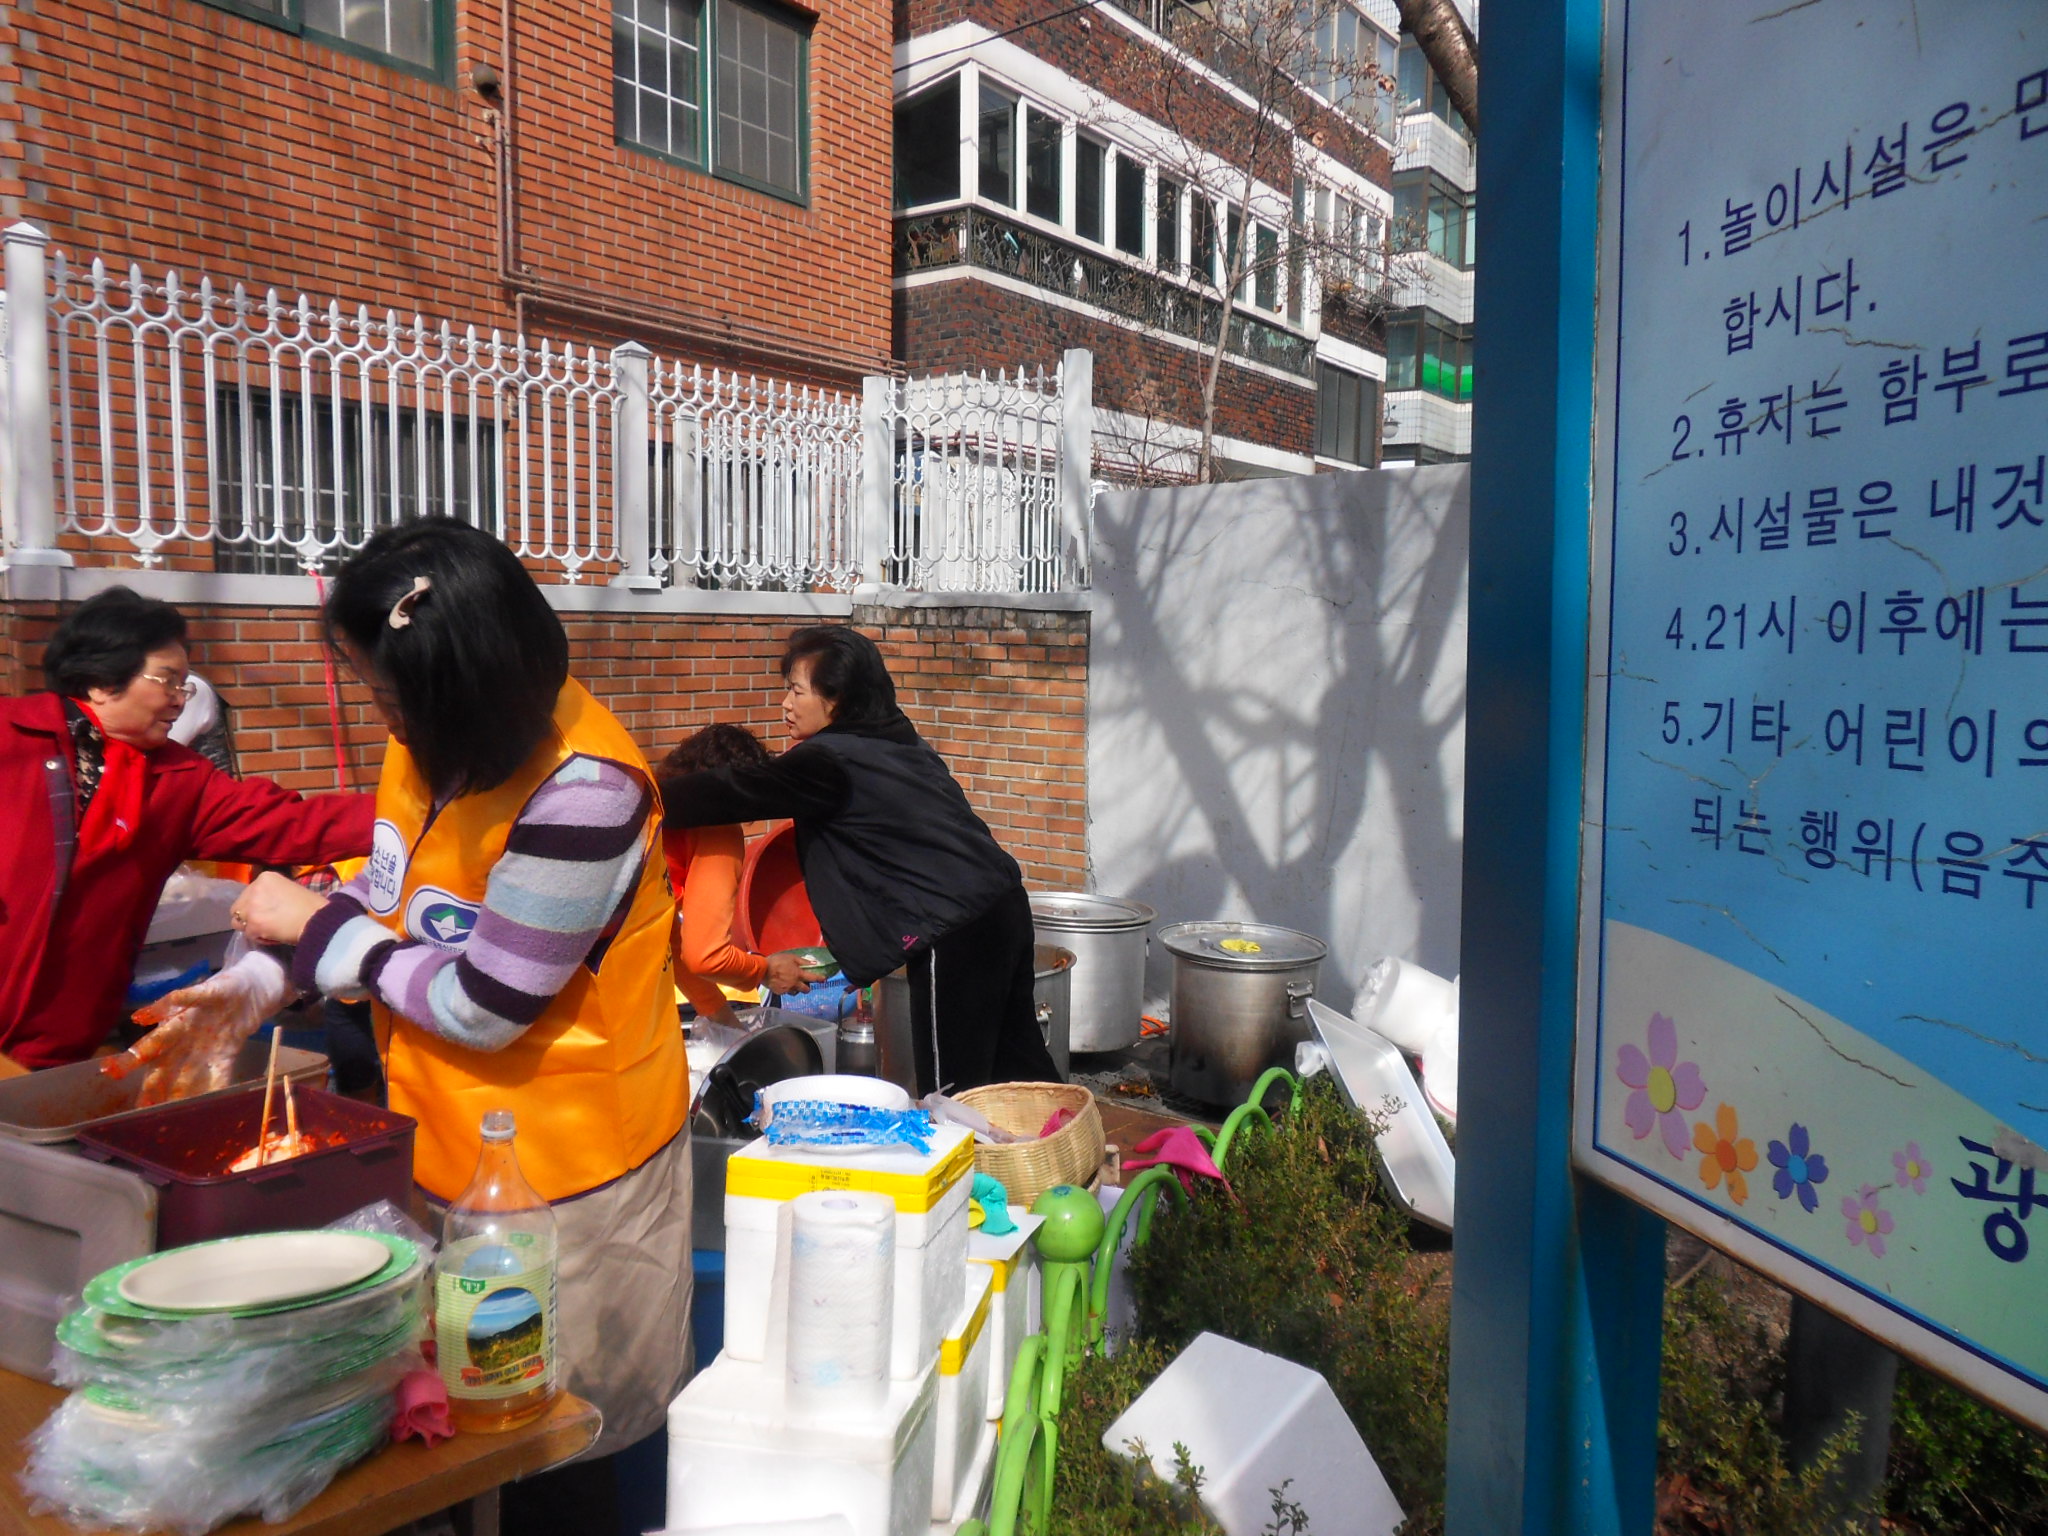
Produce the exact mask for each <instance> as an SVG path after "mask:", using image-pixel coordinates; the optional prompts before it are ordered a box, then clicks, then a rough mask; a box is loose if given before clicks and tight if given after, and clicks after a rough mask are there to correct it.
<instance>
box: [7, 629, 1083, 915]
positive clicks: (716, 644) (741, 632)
mask: <svg viewBox="0 0 2048 1536" xmlns="http://www.w3.org/2000/svg"><path fill="white" fill-rule="evenodd" d="M184 612H185V616H186V618H187V620H188V621H189V622H190V625H191V637H192V647H193V659H194V661H195V663H196V665H197V666H198V668H199V670H200V671H201V672H203V673H204V674H205V676H206V678H207V681H209V682H210V683H212V684H213V685H214V686H215V687H216V688H218V689H220V690H221V692H222V694H223V695H224V696H225V697H226V698H227V700H228V702H229V704H230V705H231V706H232V708H233V710H234V731H235V743H236V748H237V751H238V753H239V756H240V759H241V766H242V769H243V771H244V772H247V773H260V774H266V775H268V776H270V777H273V778H275V779H277V780H278V781H279V782H281V783H283V784H287V785H289V786H291V787H292V788H294V789H300V790H316V789H332V788H333V787H334V783H335V770H334V749H333V744H332V727H331V725H330V722H329V715H328V710H327V691H326V684H325V678H324V673H323V666H322V660H323V649H322V647H321V645H320V643H319V640H318V630H317V629H316V627H315V614H314V612H313V610H311V609H305V608H280V609H254V608H231V607H208V606H199V605H184ZM56 617H57V608H56V606H55V605H54V604H48V603H5V602H0V693H7V694H14V693H22V692H26V691H28V690H30V689H33V688H39V687H41V686H42V673H41V661H42V642H43V640H44V639H45V637H47V635H48V634H49V631H50V629H51V627H52V626H53V625H54V623H55V622H56ZM854 617H855V622H856V623H858V624H859V625H860V626H861V627H862V628H863V629H864V630H866V631H867V632H868V633H869V634H870V635H873V636H874V637H875V639H876V641H877V643H879V644H880V646H881V648H882V652H883V654H884V655H885V656H887V657H888V658H889V664H890V670H891V671H892V672H893V673H894V675H895V678H896V683H897V688H898V693H899V696H900V698H901V700H902V703H903V706H904V710H905V712H906V713H907V714H908V715H909V716H910V718H911V720H912V721H913V722H915V723H916V725H917V728H918V729H919V731H921V732H923V733H924V735H925V737H926V739H927V740H929V741H930V742H931V744H932V745H933V746H934V747H935V748H937V749H938V751H939V752H940V753H942V754H943V755H944V756H945V758H946V760H947V762H948V763H950V764H951V765H952V768H953V771H954V773H955V774H956V775H957V776H958V777H959V779H960V782H961V784H962V785H963V786H964V787H965V789H966V790H967V795H968V799H969V800H970V801H972V802H973V804H974V807H975V809H976V810H977V811H979V812H980V813H981V815H982V816H983V817H984V818H985V819H986V820H987V821H988V823H989V825H990V827H992V828H993V829H994V830H995V833H996V836H997V837H998V838H999V839H1001V841H1002V843H1003V845H1004V846H1005V847H1007V848H1008V849H1009V850H1010V852H1011V853H1013V854H1014V855H1016V857H1017V860H1018V862H1019V863H1021V864H1022V865H1023V866H1024V874H1025V878H1026V879H1027V880H1028V881H1030V882H1031V883H1032V884H1033V885H1047V886H1079V885H1081V884H1082V883H1083V881H1084V880H1085V878H1086V874H1087V799H1086V797H1087V782H1086V776H1085V775H1086V734H1085V733H1086V729H1087V714H1086V711H1087V691H1088V686H1087V678H1088V617H1087V615H1086V614H1085V613H1066V612H1038V611H1018V610H1012V609H1000V608H969V609H957V608H936V609H918V608H874V607H863V608H860V609H859V610H857V612H856V613H855V616H854ZM563 622H564V625H565V627H566V628H567V629H568V632H569V649H570V658H571V660H570V665H571V667H572V669H573V670H574V672H575V675H576V677H577V678H578V680H579V681H581V682H582V683H583V684H584V685H585V686H587V687H588V688H589V689H590V690H591V692H592V693H594V694H596V695H597V697H598V698H599V699H601V700H603V701H604V703H605V704H606V705H607V706H608V707H610V708H611V709H612V710H613V711H614V712H615V713H616V714H617V715H618V716H619V719H620V720H621V722H622V723H623V724H624V725H625V726H626V728H627V729H628V730H629V731H631V732H632V733H633V736H634V738H635V739H636V740H637V741H638V742H639V743H640V746H641V749H642V750H643V751H644V752H646V753H647V755H648V756H649V757H650V758H651V759H658V758H659V757H660V756H661V755H662V754H663V753H665V752H666V751H667V750H668V749H669V748H670V747H672V746H674V745H675V744H676V742H678V741H680V740H681V739H682V738H683V737H684V736H685V735H687V734H688V733H689V732H690V731H692V730H694V729H696V728H697V727H698V726H700V725H708V724H710V723H711V722H712V721H714V720H730V721H735V722H738V723H740V724H743V725H747V726H750V727H751V728H752V729H753V730H755V731H756V732H758V733H759V734H760V735H761V736H762V738H763V739H764V740H766V741H767V742H768V743H769V744H770V745H771V746H776V745H779V744H780V741H781V734H782V727H781V692H782V689H781V681H780V678H779V676H778V674H777V671H776V662H777V660H778V659H779V658H780V656H781V654H782V644H783V641H784V639H785V638H786V637H787V635H788V634H789V631H790V630H791V629H792V628H794V627H796V625H797V624H798V623H799V622H800V621H798V620H795V619H791V618H783V617H752V616H750V617H744V618H730V619H727V618H706V619H702V620H692V619H680V620H679V619H676V618H672V617H659V618H656V617H624V618H621V617H614V616H604V617H599V616H594V615H593V616H583V615H576V614H565V615H564V616H563ZM336 682H337V687H338V691H339V695H340V699H341V705H342V710H341V713H342V736H343V751H344V754H345V757H346V760H347V763H348V771H349V775H350V780H351V783H352V784H353V785H354V786H355V787H358V788H365V789H367V788H370V787H372V786H374V785H375V783H376V775H377V764H378V762H379V760H380V758H381V754H382V750H383V744H384V732H383V729H382V727H381V726H379V725H378V724H377V722H376V720H375V717H374V715H373V713H372V711H371V707H370V700H369V695H368V692H367V691H366V690H365V689H364V688H363V687H362V686H361V685H360V684H359V683H357V682H356V681H355V680H354V678H353V677H352V676H351V675H350V674H349V673H348V671H347V669H346V668H342V669H340V671H339V674H338V676H337V679H336Z"/></svg>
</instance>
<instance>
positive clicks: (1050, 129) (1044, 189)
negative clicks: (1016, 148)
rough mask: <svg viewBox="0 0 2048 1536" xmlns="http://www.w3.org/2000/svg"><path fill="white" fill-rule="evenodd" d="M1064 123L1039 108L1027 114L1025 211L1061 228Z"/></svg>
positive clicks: (1025, 126) (1030, 108) (1029, 108)
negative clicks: (1061, 141)
mask: <svg viewBox="0 0 2048 1536" xmlns="http://www.w3.org/2000/svg"><path fill="white" fill-rule="evenodd" d="M1062 132H1063V129H1062V126H1061V123H1060V120H1059V119H1058V118H1056V117H1053V116H1052V115H1050V114H1049V113H1045V112H1041V111H1039V109H1038V108H1036V107H1028V108H1026V109H1025V113H1024V208H1025V211H1026V212H1027V213H1031V214H1034V215H1036V216H1037V217H1039V218H1041V219H1050V220H1051V221H1052V222H1053V223H1055V224H1057V223H1058V222H1059V219H1060V204H1061V203H1062V202H1063V201H1064V200H1065V188H1064V187H1063V186H1062V183H1063V182H1064V181H1065V179H1066V178H1065V177H1064V176H1062V175H1061V169H1062V166H1061V159H1060V137H1061V134H1062Z"/></svg>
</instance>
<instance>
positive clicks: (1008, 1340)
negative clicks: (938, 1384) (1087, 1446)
mask: <svg viewBox="0 0 2048 1536" xmlns="http://www.w3.org/2000/svg"><path fill="white" fill-rule="evenodd" d="M1016 1221H1017V1230H1016V1231H1014V1232H1005V1233H1004V1234H1003V1235H1002V1236H1001V1237H990V1236H989V1235H988V1234H987V1233H986V1232H982V1231H974V1232H969V1233H968V1234H967V1262H968V1263H969V1264H970V1265H975V1264H980V1265H985V1266H987V1268H988V1270H989V1274H990V1279H991V1281H992V1284H993V1288H994V1292H995V1294H994V1296H993V1297H992V1298H991V1299H990V1302H989V1316H988V1326H989V1333H990V1338H989V1359H988V1416H989V1417H990V1418H991V1419H1000V1418H1002V1416H1003V1399H1004V1398H1005V1397H1006V1396H1007V1395H1008V1394H1009V1390H1010V1373H1011V1372H1012V1371H1013V1370H1015V1369H1016V1366H1017V1352H1018V1351H1019V1350H1020V1349H1022V1348H1023V1346H1024V1341H1025V1340H1026V1339H1028V1338H1030V1337H1031V1335H1032V1334H1034V1333H1036V1332H1038V1305H1037V1303H1038V1295H1037V1288H1036V1285H1035V1284H1034V1282H1035V1281H1036V1279H1037V1277H1038V1244H1036V1243H1034V1242H1032V1241H1031V1238H1032V1236H1033V1234H1035V1233H1036V1232H1037V1231H1038V1229H1039V1228H1040V1227H1042V1226H1044V1225H1045V1218H1044V1217H1043V1216H1028V1215H1027V1216H1019V1217H1017V1218H1016Z"/></svg>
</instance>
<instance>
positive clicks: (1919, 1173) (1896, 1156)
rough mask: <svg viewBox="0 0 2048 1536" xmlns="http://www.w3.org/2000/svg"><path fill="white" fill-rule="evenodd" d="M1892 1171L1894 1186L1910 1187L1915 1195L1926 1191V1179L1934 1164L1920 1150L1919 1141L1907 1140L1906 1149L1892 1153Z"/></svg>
mask: <svg viewBox="0 0 2048 1536" xmlns="http://www.w3.org/2000/svg"><path fill="white" fill-rule="evenodd" d="M1892 1172H1893V1174H1894V1175H1896V1177H1895V1178H1894V1179H1893V1185H1894V1187H1895V1188H1898V1189H1901V1190H1906V1189H1910V1190H1911V1191H1913V1193H1914V1194H1916V1195H1924V1194H1926V1193H1927V1179H1928V1176H1929V1175H1930V1174H1932V1173H1933V1172H1934V1164H1932V1163H1930V1162H1929V1161H1928V1160H1927V1154H1926V1153H1924V1152H1922V1151H1921V1150H1920V1143H1919V1142H1917V1141H1909V1142H1907V1143H1906V1150H1905V1151H1903V1152H1894V1153H1893V1154H1892Z"/></svg>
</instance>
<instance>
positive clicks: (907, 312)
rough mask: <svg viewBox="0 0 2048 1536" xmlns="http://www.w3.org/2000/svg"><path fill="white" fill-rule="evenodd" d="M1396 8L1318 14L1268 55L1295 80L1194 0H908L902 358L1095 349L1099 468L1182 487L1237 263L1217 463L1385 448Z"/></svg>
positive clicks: (1348, 462) (955, 361) (1365, 457)
mask: <svg viewBox="0 0 2048 1536" xmlns="http://www.w3.org/2000/svg"><path fill="white" fill-rule="evenodd" d="M1379 9H1380V7H1377V6H1367V7H1366V8H1364V9H1354V8H1353V6H1352V5H1351V4H1349V3H1348V0H1339V3H1334V4H1329V5H1324V6H1321V7H1320V9H1314V8H1309V7H1304V8H1303V11H1302V13H1301V14H1302V15H1303V16H1307V17H1310V18H1311V20H1310V24H1309V26H1307V27H1304V28H1303V29H1302V35H1301V36H1300V37H1299V38H1298V39H1296V40H1295V41H1294V42H1293V43H1287V42H1282V43H1280V44H1277V45H1275V46H1274V48H1273V50H1272V53H1271V55H1270V56H1269V57H1263V58H1261V59H1260V60H1258V61H1256V62H1257V63H1259V64H1261V65H1269V64H1276V63H1282V62H1284V63H1287V64H1288V65H1289V66H1290V67H1293V68H1297V69H1298V70H1299V77H1298V78H1293V77H1289V79H1288V81H1287V83H1284V84H1283V85H1281V86H1280V87H1279V88H1278V89H1264V90H1259V91H1256V92H1255V91H1250V90H1247V89H1246V88H1245V87H1244V86H1243V85H1241V84H1240V83H1239V82H1240V81H1241V80H1247V79H1252V78H1254V77H1258V78H1266V76H1265V74H1263V73H1262V71H1261V70H1260V69H1249V68H1246V69H1233V68H1232V63H1233V60H1232V57H1231V55H1230V50H1229V48H1228V46H1227V44H1222V45H1218V44H1216V43H1215V39H1214V38H1213V37H1212V36H1211V35H1210V34H1211V33H1213V31H1214V29H1213V28H1211V27H1210V26H1209V23H1208V21H1207V18H1206V15H1205V13H1202V12H1200V11H1199V10H1198V9H1190V8H1186V7H1183V6H1182V5H1180V4H1179V3H1178V0H1099V3H1097V4H1095V5H1092V6H1082V7H1065V8H1054V9H1052V10H1050V11H1049V12H1048V10H1047V8H1045V7H1043V6H1035V5H1031V4H1027V3H1026V0H897V7H896V36H897V46H896V97H897V102H896V182H895V200H896V208H897V219H896V253H895V272H896V348H897V353H898V355H899V356H900V357H901V358H903V359H904V360H905V361H906V362H908V363H909V364H910V365H911V366H912V367H913V368H944V369H957V368H988V369H991V370H993V369H995V368H997V367H1012V366H1014V365H1015V363H1016V362H1017V360H1018V359H1020V358H1029V357H1033V356H1036V355H1041V354H1042V353H1043V352H1044V351H1045V350H1047V349H1048V348H1056V347H1071V346H1079V347H1087V348H1089V349H1090V350H1091V351H1093V352H1094V354H1095V357H1096V365H1095V381H1094V382H1095V403H1096V413H1097V414H1096V420H1097V426H1096V438H1095V443H1096V447H1095V459H1096V465H1097V471H1098V473H1100V474H1101V475H1103V476H1104V477H1105V478H1107V479H1110V480H1112V481H1118V482H1123V483H1147V482H1157V481H1171V480H1175V479H1184V478H1187V477H1188V475H1189V473H1190V472H1191V471H1192V470H1193V469H1194V468H1195V464H1194V446H1195V443H1196V440H1197V438H1198V436H1199V430H1198V429H1199V422H1200V419H1201V389H1202V381H1203V376H1204V373H1205V370H1206V368H1207V366H1208V361H1209V353H1210V350H1211V346H1210V343H1211V341H1212V339H1213V338H1214V337H1215V335H1216V334H1217V328H1218V324H1219V320H1220V315H1221V305H1220V302H1219V300H1220V297H1221V289H1222V288H1223V287H1224V286H1226V285H1228V284H1230V282H1231V274H1232V273H1233V272H1235V273H1238V274H1241V276H1240V279H1239V284H1238V291H1237V292H1236V293H1235V294H1234V296H1233V310H1234V312H1233V314H1232V316H1231V319H1230V339H1229V341H1228V343H1227V345H1226V347H1225V357H1224V362H1223V365H1222V368H1221V370H1220V375H1219V382H1218V387H1217V390H1216V400H1215V419H1214V430H1215V433H1216V438H1217V445H1216V451H1217V455H1218V458H1219V461H1220V462H1219V464H1218V466H1217V470H1218V473H1219V476H1220V477H1224V478H1229V477H1236V476H1244V475H1263V474H1288V473H1307V472H1311V471H1313V470H1314V469H1316V468H1317V467H1318V466H1328V467H1355V466H1358V465H1370V464H1373V463H1375V462H1376V458H1375V445H1376V443H1377V439H1378V425H1379V415H1380V410H1379V401H1380V393H1381V384H1382V381H1383V380H1384V379H1385V376H1386V356H1385V352H1386V349H1385V343H1384V339H1383V337H1382V335H1381V333H1380V330H1379V327H1378V325H1377V323H1376V321H1375V319H1374V318H1373V317H1372V315H1371V313H1370V308H1371V307H1370V306H1369V305H1366V304H1363V303H1359V302H1356V301H1355V300H1354V298H1353V296H1354V295H1362V294H1363V293H1364V292H1365V291H1366V290H1368V289H1371V288H1374V287H1377V285H1378V275H1379V273H1380V272H1382V271H1383V268H1381V267H1380V266H1378V265H1376V263H1377V262H1378V259H1379V257H1380V254H1381V252H1382V251H1383V248H1384V245H1385V230H1386V220H1387V216H1388V213H1389V209H1390V194H1389V192H1388V186H1389V182H1390V177H1391V166H1392V161H1391V152H1392V142H1391V135H1392V134H1393V132H1394V124H1393V119H1392V110H1391V103H1392V94H1391V91H1390V90H1389V89H1385V88H1382V85H1381V82H1382V81H1384V82H1386V85H1387V86H1391V83H1392V76H1393V72H1394V62H1395V50H1396V39H1395V34H1394V33H1393V31H1392V30H1390V29H1389V28H1388V27H1387V26H1386V25H1385V24H1384V18H1381V19H1378V20H1376V19H1375V16H1376V15H1377V13H1378V11H1379ZM1292 12H1293V8H1292V7H1291V6H1289V5H1286V4H1283V3H1281V0H1274V19H1276V20H1279V19H1283V18H1284V19H1285V21H1289V22H1291V21H1292V19H1293V17H1292ZM1278 30H1281V31H1285V30H1286V28H1285V25H1281V26H1279V28H1278ZM1311 30H1312V35H1311ZM1239 62H1243V61H1239ZM1247 176H1249V187H1248V188H1247ZM1241 225H1243V226H1245V227H1243V228H1240V226H1241ZM1240 242H1242V243H1243V244H1242V249H1243V251H1244V258H1243V260H1242V261H1241V262H1237V263H1233V262H1232V259H1231V258H1232V256H1233V254H1234V253H1235V252H1236V251H1238V250H1239V248H1240Z"/></svg>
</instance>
